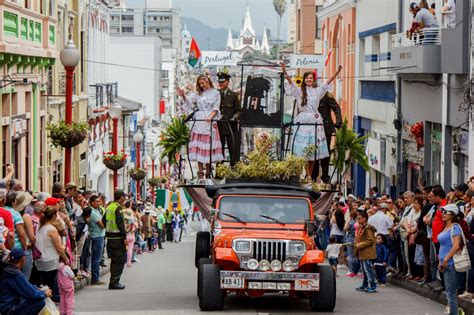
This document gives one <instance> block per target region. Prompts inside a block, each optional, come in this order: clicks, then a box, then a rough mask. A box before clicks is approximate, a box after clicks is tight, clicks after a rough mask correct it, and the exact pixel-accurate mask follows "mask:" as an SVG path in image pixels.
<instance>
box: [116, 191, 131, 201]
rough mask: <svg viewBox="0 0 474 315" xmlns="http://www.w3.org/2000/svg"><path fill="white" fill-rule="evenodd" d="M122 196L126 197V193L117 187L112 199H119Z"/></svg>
mask: <svg viewBox="0 0 474 315" xmlns="http://www.w3.org/2000/svg"><path fill="white" fill-rule="evenodd" d="M122 197H125V198H127V197H128V195H127V193H126V192H124V191H123V190H121V189H117V190H116V191H115V193H114V200H119V199H120V198H122Z"/></svg>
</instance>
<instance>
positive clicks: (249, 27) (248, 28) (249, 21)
mask: <svg viewBox="0 0 474 315" xmlns="http://www.w3.org/2000/svg"><path fill="white" fill-rule="evenodd" d="M246 32H248V34H247V36H248V35H250V36H252V37H255V30H254V29H253V26H252V19H251V17H250V8H249V6H248V3H247V12H246V13H245V20H244V25H243V26H242V30H241V31H240V36H243V35H244V34H245V33H246Z"/></svg>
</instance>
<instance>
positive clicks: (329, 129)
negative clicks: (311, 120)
mask: <svg viewBox="0 0 474 315" xmlns="http://www.w3.org/2000/svg"><path fill="white" fill-rule="evenodd" d="M318 111H319V113H320V114H321V117H322V118H323V124H324V133H325V134H326V141H327V143H328V149H329V150H331V140H332V135H333V134H334V133H335V132H336V128H340V127H341V126H342V115H341V107H340V106H339V104H337V101H336V99H335V98H334V96H333V95H332V94H331V93H329V92H327V93H326V95H324V97H323V98H322V99H321V101H320V102H319V108H318ZM331 111H332V112H334V115H335V116H336V124H334V121H333V120H332V116H331ZM330 158H331V157H330V156H329V157H327V158H324V159H321V160H316V161H315V164H314V168H313V174H312V176H311V178H312V179H313V180H316V178H318V176H319V165H321V170H322V175H321V180H322V181H323V182H324V183H329V180H330V177H329V162H330Z"/></svg>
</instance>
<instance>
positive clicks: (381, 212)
mask: <svg viewBox="0 0 474 315" xmlns="http://www.w3.org/2000/svg"><path fill="white" fill-rule="evenodd" d="M387 209H388V205H387V204H386V203H381V204H380V206H379V207H378V208H377V212H376V213H375V214H374V215H373V216H371V217H370V218H369V221H368V223H369V224H370V225H371V226H373V227H374V228H375V230H376V231H377V235H385V236H387V237H388V233H389V229H391V228H392V226H393V221H392V220H390V218H389V217H388V216H387V215H386V214H385V211H387Z"/></svg>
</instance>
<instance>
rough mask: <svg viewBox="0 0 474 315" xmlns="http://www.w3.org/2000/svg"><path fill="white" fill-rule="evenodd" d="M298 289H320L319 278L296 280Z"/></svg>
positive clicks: (296, 288)
mask: <svg viewBox="0 0 474 315" xmlns="http://www.w3.org/2000/svg"><path fill="white" fill-rule="evenodd" d="M295 290H296V291H319V280H314V279H299V280H296V281H295Z"/></svg>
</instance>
